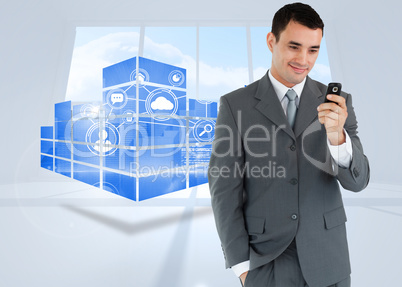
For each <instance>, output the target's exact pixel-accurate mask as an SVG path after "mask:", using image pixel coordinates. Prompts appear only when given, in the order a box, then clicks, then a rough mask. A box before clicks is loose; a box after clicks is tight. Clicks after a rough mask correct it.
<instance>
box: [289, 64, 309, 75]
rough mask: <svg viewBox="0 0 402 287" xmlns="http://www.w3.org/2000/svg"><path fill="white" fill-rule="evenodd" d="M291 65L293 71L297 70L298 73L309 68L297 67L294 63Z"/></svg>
mask: <svg viewBox="0 0 402 287" xmlns="http://www.w3.org/2000/svg"><path fill="white" fill-rule="evenodd" d="M289 66H290V67H291V68H292V69H293V71H295V72H296V73H297V74H302V73H304V72H305V71H307V68H298V67H295V66H293V65H291V64H289Z"/></svg>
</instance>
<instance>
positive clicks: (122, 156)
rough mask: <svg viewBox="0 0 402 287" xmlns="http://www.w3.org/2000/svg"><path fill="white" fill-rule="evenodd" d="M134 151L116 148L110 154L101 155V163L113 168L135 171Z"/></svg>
mask: <svg viewBox="0 0 402 287" xmlns="http://www.w3.org/2000/svg"><path fill="white" fill-rule="evenodd" d="M135 162H136V158H135V151H134V150H129V149H123V148H117V149H115V151H114V152H113V153H112V154H109V155H107V156H104V157H103V165H104V166H105V167H108V168H112V169H115V170H120V171H125V172H129V173H135V170H136V163H135Z"/></svg>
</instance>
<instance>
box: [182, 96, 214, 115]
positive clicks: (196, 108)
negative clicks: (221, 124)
mask: <svg viewBox="0 0 402 287" xmlns="http://www.w3.org/2000/svg"><path fill="white" fill-rule="evenodd" d="M188 115H189V116H190V117H191V116H193V117H207V118H216V117H217V116H218V103H216V102H209V101H201V100H195V99H189V110H188Z"/></svg>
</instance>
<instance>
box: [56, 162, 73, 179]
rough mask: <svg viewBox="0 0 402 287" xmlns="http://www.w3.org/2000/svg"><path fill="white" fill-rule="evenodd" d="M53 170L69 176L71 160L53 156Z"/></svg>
mask: <svg viewBox="0 0 402 287" xmlns="http://www.w3.org/2000/svg"><path fill="white" fill-rule="evenodd" d="M54 171H55V172H57V173H59V174H62V175H65V176H67V177H71V162H70V161H66V160H62V159H59V158H55V169H54Z"/></svg>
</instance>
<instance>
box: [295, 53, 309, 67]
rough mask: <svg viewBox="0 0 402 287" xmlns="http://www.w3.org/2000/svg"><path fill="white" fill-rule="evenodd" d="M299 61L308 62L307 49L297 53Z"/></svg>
mask: <svg viewBox="0 0 402 287" xmlns="http://www.w3.org/2000/svg"><path fill="white" fill-rule="evenodd" d="M297 63H298V64H300V65H302V66H303V65H306V64H307V51H300V52H299V53H298V55H297Z"/></svg>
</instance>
